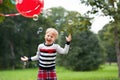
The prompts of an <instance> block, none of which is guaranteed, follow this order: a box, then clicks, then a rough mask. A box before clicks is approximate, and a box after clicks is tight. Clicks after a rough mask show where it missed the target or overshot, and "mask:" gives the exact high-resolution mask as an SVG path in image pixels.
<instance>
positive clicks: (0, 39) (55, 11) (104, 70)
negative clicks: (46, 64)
mask: <svg viewBox="0 0 120 80" xmlns="http://www.w3.org/2000/svg"><path fill="white" fill-rule="evenodd" d="M1 1H2V0H1ZM81 4H85V5H86V6H90V7H92V9H91V10H90V11H88V12H86V13H85V14H81V13H80V12H77V11H69V10H66V9H65V8H63V7H61V6H59V7H52V8H49V9H48V8H47V9H45V13H41V14H40V15H39V17H38V20H37V21H35V20H33V19H32V18H26V17H23V16H22V15H18V16H8V17H7V16H5V15H6V14H9V13H16V12H17V10H16V7H15V4H12V3H11V1H10V0H4V1H2V2H1V3H0V14H1V16H0V80H12V79H14V80H24V79H26V80H34V79H36V75H37V68H38V66H37V62H26V63H23V62H22V61H21V60H20V57H21V56H24V55H25V56H34V55H35V54H36V50H37V46H38V44H39V43H42V42H44V33H45V30H46V29H47V28H48V27H54V28H56V29H57V30H58V31H59V33H60V35H59V38H58V40H57V41H56V43H59V44H60V45H61V46H64V43H65V36H67V35H68V34H69V33H71V34H72V42H71V48H70V51H69V54H67V55H59V54H58V55H57V60H56V63H57V64H56V65H57V68H56V69H57V73H58V79H59V80H70V79H72V80H73V79H74V80H88V79H89V80H119V77H120V71H119V70H120V60H119V59H120V58H119V57H120V50H119V49H120V48H119V45H120V44H119V41H120V38H119V32H120V26H119V20H120V19H119V15H118V13H119V12H120V11H119V6H120V2H119V1H116V0H115V1H113V0H105V1H104V0H102V1H101V0H96V1H94V0H88V1H87V2H86V1H85V0H81ZM116 5H117V7H116ZM99 11H100V12H102V15H101V14H98V13H99ZM93 14H94V15H97V16H104V17H109V18H110V19H111V18H112V21H110V22H109V23H108V24H106V25H105V26H104V27H103V28H102V29H101V30H100V31H99V32H98V33H94V32H92V31H91V30H90V29H91V25H92V22H93V19H94V17H95V16H91V15H93ZM103 22H104V20H103V21H101V22H100V23H101V24H102V23H103ZM96 27H98V26H96ZM15 76H16V77H15Z"/></svg>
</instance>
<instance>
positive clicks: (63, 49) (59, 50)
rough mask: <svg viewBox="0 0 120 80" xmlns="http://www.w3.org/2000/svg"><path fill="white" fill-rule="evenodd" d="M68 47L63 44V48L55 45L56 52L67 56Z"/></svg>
mask: <svg viewBox="0 0 120 80" xmlns="http://www.w3.org/2000/svg"><path fill="white" fill-rule="evenodd" d="M69 48H70V45H69V44H67V43H66V44H65V47H64V48H62V47H61V46H60V45H57V52H58V53H60V54H67V53H68V51H69Z"/></svg>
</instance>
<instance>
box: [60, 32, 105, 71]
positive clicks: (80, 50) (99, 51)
mask: <svg viewBox="0 0 120 80" xmlns="http://www.w3.org/2000/svg"><path fill="white" fill-rule="evenodd" d="M72 40H73V41H72V42H71V49H70V51H69V54H68V55H64V56H63V55H62V56H60V58H61V59H58V63H59V65H63V66H65V67H67V68H70V69H72V70H76V71H88V70H96V69H98V68H99V66H100V65H101V64H102V63H103V62H104V57H105V54H104V49H103V48H102V46H101V45H100V43H99V40H98V38H97V36H96V35H95V34H93V33H92V32H90V31H84V32H80V33H79V34H77V35H73V39H72Z"/></svg>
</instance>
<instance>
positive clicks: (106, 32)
mask: <svg viewBox="0 0 120 80" xmlns="http://www.w3.org/2000/svg"><path fill="white" fill-rule="evenodd" d="M113 34H114V25H112V24H108V25H106V26H104V27H103V29H102V30H100V31H99V33H98V35H99V37H100V40H101V43H102V45H103V46H104V48H105V52H106V54H107V57H106V60H107V61H108V62H109V63H111V62H116V60H117V59H116V53H115V41H114V35H113Z"/></svg>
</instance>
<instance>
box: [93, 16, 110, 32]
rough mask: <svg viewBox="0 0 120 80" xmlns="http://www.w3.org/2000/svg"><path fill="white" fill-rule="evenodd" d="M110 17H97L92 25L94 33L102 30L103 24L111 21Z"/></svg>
mask: <svg viewBox="0 0 120 80" xmlns="http://www.w3.org/2000/svg"><path fill="white" fill-rule="evenodd" d="M109 21H110V19H109V17H103V16H101V17H95V19H94V21H93V23H92V26H91V30H92V31H93V32H94V33H97V32H98V31H99V30H101V29H102V28H103V26H104V25H105V24H107V23H109Z"/></svg>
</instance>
